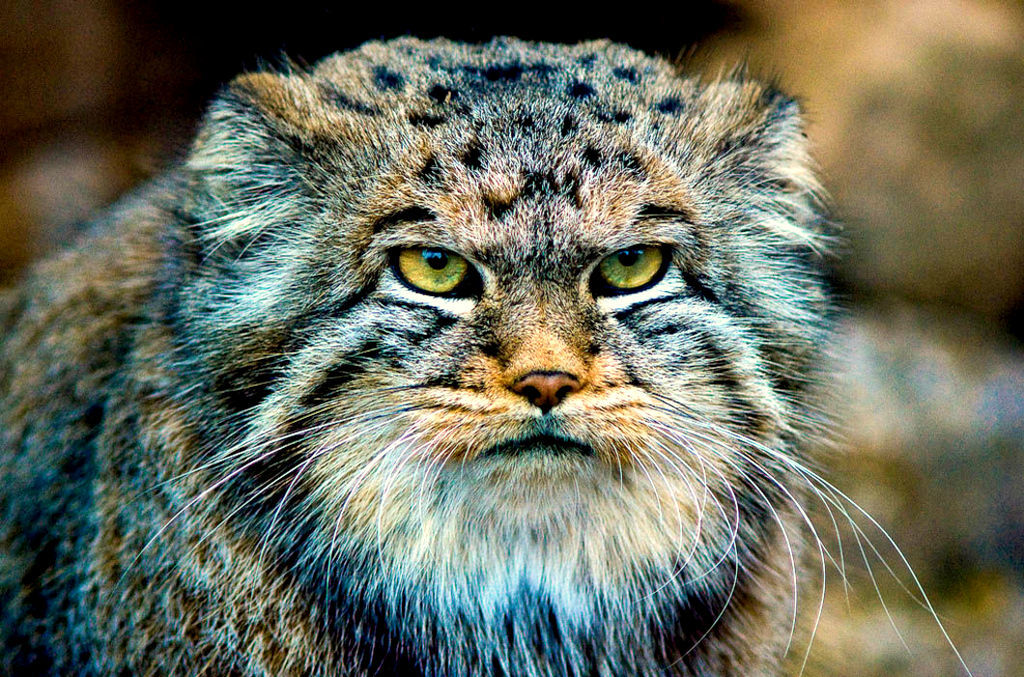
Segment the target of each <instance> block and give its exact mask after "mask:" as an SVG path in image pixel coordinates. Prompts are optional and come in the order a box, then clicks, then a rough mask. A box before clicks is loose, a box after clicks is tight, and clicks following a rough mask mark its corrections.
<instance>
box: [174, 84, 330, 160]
mask: <svg viewBox="0 0 1024 677" xmlns="http://www.w3.org/2000/svg"><path fill="white" fill-rule="evenodd" d="M312 106H313V99H312V96H311V95H310V93H309V90H308V88H307V87H306V86H305V84H304V83H302V82H301V81H300V79H299V78H298V77H294V76H288V75H278V74H275V73H249V74H245V75H241V76H239V77H237V78H235V80H233V81H232V82H231V83H230V84H229V85H227V86H226V87H224V89H222V90H221V92H220V93H219V94H218V96H217V98H216V99H214V101H213V103H212V104H211V105H210V107H209V109H208V110H207V112H206V116H205V117H204V118H203V122H202V125H201V126H200V129H199V133H198V134H197V136H196V139H195V142H194V143H193V144H192V153H191V155H190V157H189V161H188V167H189V168H190V169H193V170H197V171H204V170H214V171H217V170H224V169H226V168H229V167H238V166H240V165H243V164H251V163H252V162H254V161H256V160H259V159H263V160H266V159H270V158H267V157H266V156H267V154H268V153H269V154H270V155H271V156H272V157H277V158H280V157H281V156H282V155H284V156H287V155H288V153H289V144H288V143H287V140H288V138H289V137H293V136H297V135H300V134H301V129H302V127H301V122H302V120H303V119H304V111H306V110H309V109H311V108H312Z"/></svg>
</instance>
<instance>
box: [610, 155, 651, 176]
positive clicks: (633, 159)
mask: <svg viewBox="0 0 1024 677" xmlns="http://www.w3.org/2000/svg"><path fill="white" fill-rule="evenodd" d="M615 159H616V160H617V161H618V162H619V164H621V165H622V166H623V167H625V168H626V170H627V171H630V172H632V173H634V174H643V173H644V163H643V161H641V160H640V158H638V157H637V156H636V155H634V154H633V153H630V152H628V151H622V152H621V153H619V154H618V155H617V156H616V157H615Z"/></svg>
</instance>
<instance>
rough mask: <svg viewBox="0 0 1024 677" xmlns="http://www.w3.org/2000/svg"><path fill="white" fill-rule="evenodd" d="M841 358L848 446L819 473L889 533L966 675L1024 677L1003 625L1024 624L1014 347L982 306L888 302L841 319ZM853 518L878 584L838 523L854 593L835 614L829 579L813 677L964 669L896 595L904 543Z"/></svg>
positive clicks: (1021, 467) (1022, 438) (1021, 404)
mask: <svg viewBox="0 0 1024 677" xmlns="http://www.w3.org/2000/svg"><path fill="white" fill-rule="evenodd" d="M837 354H838V355H840V356H841V358H842V364H843V372H844V378H843V379H842V390H843V393H844V396H843V398H842V399H843V400H845V402H846V410H845V412H844V416H843V419H844V422H843V426H842V427H843V430H844V431H845V433H846V444H845V445H844V446H845V448H846V449H845V453H844V454H843V455H841V456H840V457H838V458H836V459H833V462H832V463H830V466H831V467H830V473H829V474H830V476H831V477H833V478H834V480H835V484H836V485H838V486H839V487H840V488H842V489H843V490H844V492H845V493H846V494H847V495H848V496H850V498H851V499H852V500H853V501H856V503H857V504H858V505H860V506H861V507H862V508H864V510H865V511H866V512H867V513H869V514H870V515H872V516H873V517H874V518H875V519H876V520H877V521H878V523H879V524H880V525H881V526H882V527H883V528H884V529H885V530H886V531H887V532H888V533H889V534H890V535H891V536H892V539H893V541H894V542H895V543H896V545H898V547H899V549H900V551H902V553H903V554H904V555H905V556H906V558H907V559H908V560H909V563H910V565H911V566H912V567H913V570H914V572H915V575H916V576H917V578H918V579H919V580H920V582H921V583H922V585H923V586H924V589H925V590H926V591H927V593H928V595H929V597H930V599H931V601H932V603H933V604H934V605H935V608H936V610H937V611H938V613H939V616H940V617H941V618H942V619H943V623H944V624H945V626H946V629H947V630H948V631H949V632H950V635H951V637H952V638H953V639H954V641H955V642H956V645H957V647H958V648H959V649H960V650H961V652H962V653H963V654H964V656H965V657H966V658H967V659H968V665H969V666H970V667H971V668H972V670H974V671H975V675H981V674H985V675H1015V674H1020V673H1019V672H1017V670H1018V668H1019V666H1020V665H1022V664H1024V624H1022V623H1020V622H1013V620H1012V619H1024V348H1022V346H1021V345H1020V344H1019V343H1017V342H1016V341H1015V340H1013V339H1011V338H1009V337H1008V336H1006V335H1004V334H1001V333H1000V332H998V331H995V330H993V329H992V328H991V327H990V326H989V325H987V324H986V323H985V322H983V321H982V322H979V321H978V318H977V316H972V315H965V314H957V313H952V312H950V311H949V310H948V309H943V308H937V309H931V310H929V309H922V308H917V307H913V306H908V305H887V306H874V307H867V308H862V309H860V310H858V311H856V312H854V313H853V314H851V316H850V317H849V318H848V319H847V321H846V323H845V324H844V326H843V329H842V332H841V339H840V342H839V345H838V349H837ZM851 510H852V508H851ZM852 514H853V516H854V517H855V518H856V521H857V522H858V523H859V524H860V526H861V527H862V528H863V529H864V535H865V536H866V538H868V539H870V541H871V542H872V543H873V544H874V546H875V547H877V548H878V552H879V553H880V557H879V556H876V555H875V554H873V553H872V550H871V547H870V546H865V548H866V550H867V552H868V558H867V559H868V562H869V563H870V567H871V570H872V571H873V572H874V575H875V576H876V577H877V580H876V581H872V580H871V577H870V575H869V571H868V565H867V564H865V563H864V562H863V560H862V557H861V554H860V552H859V550H858V547H857V538H856V537H855V536H854V535H853V533H852V531H851V530H850V529H845V530H844V535H843V540H844V543H845V546H846V555H847V558H848V559H847V562H848V567H847V572H848V574H849V576H850V580H851V588H850V598H851V599H852V600H853V601H852V603H851V605H850V607H849V608H844V604H843V603H842V602H844V600H845V599H846V591H844V590H843V586H842V584H841V580H840V578H839V577H838V576H837V575H835V574H834V573H833V575H832V576H831V579H830V600H829V603H828V604H827V605H826V611H825V616H824V620H823V629H822V632H821V645H820V646H818V647H816V650H815V661H814V663H813V664H812V665H813V666H816V667H815V669H812V670H811V671H810V672H809V674H810V675H815V674H830V671H829V669H828V666H832V667H833V668H834V667H835V666H837V665H849V666H852V667H850V668H848V669H847V670H846V671H845V672H844V673H843V674H844V675H849V676H850V677H867V676H868V675H890V676H899V675H902V676H910V675H914V676H918V675H920V676H922V677H923V676H925V675H958V674H964V673H963V672H962V671H961V670H960V668H959V667H958V663H957V660H956V655H955V654H954V653H953V651H952V649H950V648H949V646H948V645H946V644H945V640H944V638H943V636H942V633H941V630H940V628H939V625H938V623H936V621H935V619H934V618H932V617H931V615H930V613H929V612H928V611H927V610H926V609H924V608H922V607H921V606H920V605H919V604H917V602H915V600H914V599H913V598H912V597H911V595H910V594H908V593H907V591H906V590H904V589H903V586H906V588H908V589H911V590H914V588H915V584H914V582H913V579H912V578H911V576H910V573H909V570H908V569H907V568H906V566H904V565H903V564H902V561H901V557H902V556H901V554H900V551H897V550H896V549H895V548H894V547H892V546H891V545H890V544H888V543H887V537H886V536H885V534H884V533H883V532H882V531H881V530H880V529H878V528H876V527H875V526H873V525H872V524H871V522H870V520H868V519H867V517H865V516H864V515H859V516H858V515H857V513H856V511H855V510H853V512H852ZM883 559H884V563H883ZM886 565H888V566H891V567H892V569H893V570H894V571H895V572H896V574H897V575H898V576H899V581H897V580H896V579H895V578H893V577H892V576H890V575H889V573H887V571H886ZM876 584H877V585H878V586H879V593H876V589H875V585H876ZM879 594H880V596H881V599H879ZM888 614H891V615H892V617H893V620H894V622H895V625H896V627H897V628H898V630H899V632H900V633H901V634H902V635H903V637H905V638H906V642H907V647H904V645H903V642H902V641H901V640H900V637H899V635H897V634H896V632H895V631H893V630H892V629H891V625H890V621H889V618H888Z"/></svg>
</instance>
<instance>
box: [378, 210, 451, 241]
mask: <svg viewBox="0 0 1024 677" xmlns="http://www.w3.org/2000/svg"><path fill="white" fill-rule="evenodd" d="M436 220H437V216H436V215H435V214H434V212H432V211H430V210H429V209H424V208H423V207H408V208H406V209H402V210H400V211H397V212H394V213H392V214H387V215H385V216H382V217H380V218H379V219H377V220H376V221H374V222H373V232H374V234H377V233H379V232H380V231H382V230H384V229H385V228H389V227H391V226H394V225H396V224H399V223H415V222H416V221H436Z"/></svg>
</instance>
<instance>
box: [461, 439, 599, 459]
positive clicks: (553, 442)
mask: <svg viewBox="0 0 1024 677" xmlns="http://www.w3.org/2000/svg"><path fill="white" fill-rule="evenodd" d="M524 454H549V455H561V454H569V455H577V456H593V455H594V448H593V447H591V446H590V445H589V444H583V443H582V442H577V441H576V440H571V439H568V438H565V437H557V436H555V435H529V436H527V437H521V438H519V439H515V440H508V441H507V442H501V443H500V444H495V445H494V446H492V447H489V448H488V449H486V450H485V451H484V452H483V454H481V455H482V456H499V455H503V456H522V455H524Z"/></svg>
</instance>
